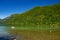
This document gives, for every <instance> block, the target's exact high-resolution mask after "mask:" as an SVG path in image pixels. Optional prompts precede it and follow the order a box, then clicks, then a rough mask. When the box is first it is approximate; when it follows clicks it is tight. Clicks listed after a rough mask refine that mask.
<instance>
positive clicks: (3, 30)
mask: <svg viewBox="0 0 60 40" xmlns="http://www.w3.org/2000/svg"><path fill="white" fill-rule="evenodd" d="M6 29H7V27H5V26H0V36H3V35H9V33H8V32H7V30H6Z"/></svg>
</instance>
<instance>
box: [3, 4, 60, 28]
mask: <svg viewBox="0 0 60 40" xmlns="http://www.w3.org/2000/svg"><path fill="white" fill-rule="evenodd" d="M2 23H3V24H5V25H14V26H39V27H40V26H43V25H49V26H51V25H52V26H53V24H54V25H57V26H59V25H60V4H59V5H53V6H43V7H35V8H33V9H31V10H29V11H27V12H25V13H22V14H13V15H11V16H9V17H7V18H5V19H3V22H2Z"/></svg>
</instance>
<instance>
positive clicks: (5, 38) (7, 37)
mask: <svg viewBox="0 0 60 40" xmlns="http://www.w3.org/2000/svg"><path fill="white" fill-rule="evenodd" d="M7 28H8V27H5V26H0V40H13V39H15V36H13V35H11V34H10V33H9V32H8V31H7Z"/></svg>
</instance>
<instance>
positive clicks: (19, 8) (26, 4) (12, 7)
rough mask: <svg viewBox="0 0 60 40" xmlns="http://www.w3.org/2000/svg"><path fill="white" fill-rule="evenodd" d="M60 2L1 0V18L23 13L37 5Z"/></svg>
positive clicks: (50, 0) (57, 1)
mask: <svg viewBox="0 0 60 40" xmlns="http://www.w3.org/2000/svg"><path fill="white" fill-rule="evenodd" d="M53 4H60V0H0V18H1V19H3V18H5V17H7V16H9V15H11V14H14V13H23V12H25V11H27V10H29V9H31V8H33V7H35V6H46V5H53Z"/></svg>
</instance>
